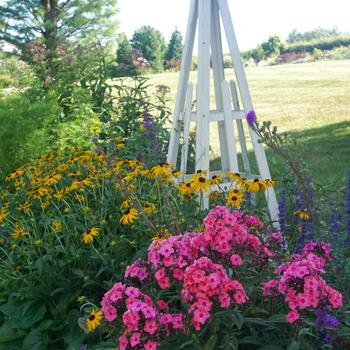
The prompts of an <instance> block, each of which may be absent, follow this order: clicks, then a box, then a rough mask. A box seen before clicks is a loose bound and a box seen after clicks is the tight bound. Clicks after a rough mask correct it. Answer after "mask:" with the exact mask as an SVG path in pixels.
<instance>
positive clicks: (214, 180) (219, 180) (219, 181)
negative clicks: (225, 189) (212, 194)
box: [210, 175, 222, 185]
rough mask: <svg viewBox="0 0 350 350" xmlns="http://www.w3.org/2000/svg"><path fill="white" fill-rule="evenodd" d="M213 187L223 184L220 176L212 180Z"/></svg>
mask: <svg viewBox="0 0 350 350" xmlns="http://www.w3.org/2000/svg"><path fill="white" fill-rule="evenodd" d="M210 183H211V184H212V185H219V184H221V183H222V177H221V176H220V175H213V176H212V177H211V179H210Z"/></svg>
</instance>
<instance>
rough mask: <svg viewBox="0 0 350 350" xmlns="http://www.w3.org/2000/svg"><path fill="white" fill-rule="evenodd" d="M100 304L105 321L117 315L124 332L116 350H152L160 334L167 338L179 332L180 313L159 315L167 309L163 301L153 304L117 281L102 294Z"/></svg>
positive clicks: (134, 290) (155, 346)
mask: <svg viewBox="0 0 350 350" xmlns="http://www.w3.org/2000/svg"><path fill="white" fill-rule="evenodd" d="M101 304H102V312H103V314H104V317H105V318H106V319H107V320H108V321H110V322H111V321H114V320H115V319H116V318H117V316H118V315H121V320H122V323H123V327H124V331H123V333H122V335H121V336H120V338H119V346H118V350H125V349H132V348H144V349H149V350H151V349H156V348H157V346H158V345H159V344H158V342H157V339H158V337H159V333H160V332H161V331H163V332H164V333H166V334H167V335H170V331H171V330H172V329H176V330H183V315H182V314H167V313H165V312H162V311H161V310H162V309H166V308H167V304H166V303H165V302H164V301H161V300H160V301H159V303H157V304H156V305H154V304H153V300H152V299H151V298H150V297H149V296H148V295H146V294H143V293H142V292H141V291H140V290H139V289H138V288H135V287H127V286H125V285H123V284H122V283H120V282H119V283H116V284H114V285H113V287H112V289H111V290H109V291H108V292H107V293H105V295H104V297H103V299H102V302H101ZM159 305H160V306H162V307H159Z"/></svg>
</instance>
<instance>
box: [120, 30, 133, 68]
mask: <svg viewBox="0 0 350 350" xmlns="http://www.w3.org/2000/svg"><path fill="white" fill-rule="evenodd" d="M130 51H131V44H130V42H129V40H128V38H127V37H126V35H125V33H121V34H119V36H118V48H117V62H118V63H119V64H125V65H132V57H131V55H130Z"/></svg>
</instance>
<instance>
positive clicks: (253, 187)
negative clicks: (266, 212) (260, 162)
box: [247, 179, 261, 192]
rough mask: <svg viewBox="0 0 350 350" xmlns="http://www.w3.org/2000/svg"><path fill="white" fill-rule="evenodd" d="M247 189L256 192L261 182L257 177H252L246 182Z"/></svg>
mask: <svg viewBox="0 0 350 350" xmlns="http://www.w3.org/2000/svg"><path fill="white" fill-rule="evenodd" d="M247 187H248V188H247V189H248V191H250V192H258V191H259V190H260V188H261V182H260V180H259V179H254V180H252V181H248V182H247Z"/></svg>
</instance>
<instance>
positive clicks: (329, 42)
mask: <svg viewBox="0 0 350 350" xmlns="http://www.w3.org/2000/svg"><path fill="white" fill-rule="evenodd" d="M349 45H350V35H340V36H333V37H327V38H320V39H313V40H310V41H297V42H293V43H292V44H290V45H288V46H287V47H286V48H285V49H284V50H283V52H297V53H298V52H310V53H312V52H313V51H314V50H315V49H319V50H322V51H326V50H332V49H335V48H337V47H342V46H349Z"/></svg>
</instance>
